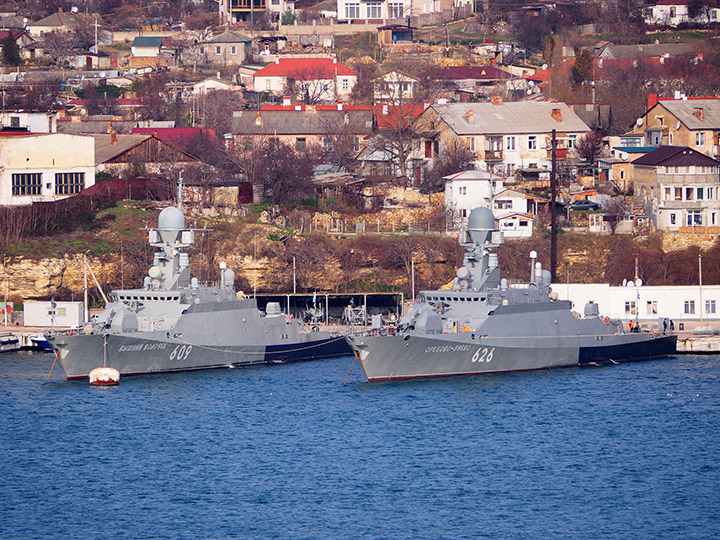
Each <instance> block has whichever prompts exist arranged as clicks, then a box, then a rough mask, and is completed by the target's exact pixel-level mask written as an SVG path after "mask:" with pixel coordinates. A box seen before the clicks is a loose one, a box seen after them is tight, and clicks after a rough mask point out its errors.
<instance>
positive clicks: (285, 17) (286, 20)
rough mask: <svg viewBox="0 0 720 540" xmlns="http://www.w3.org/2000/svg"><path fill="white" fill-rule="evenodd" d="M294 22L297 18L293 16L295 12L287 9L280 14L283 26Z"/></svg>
mask: <svg viewBox="0 0 720 540" xmlns="http://www.w3.org/2000/svg"><path fill="white" fill-rule="evenodd" d="M295 21H297V16H296V15H295V12H294V11H291V10H290V8H288V10H287V11H286V12H285V13H283V14H282V23H283V25H290V24H294V23H295Z"/></svg>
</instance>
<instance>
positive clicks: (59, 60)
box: [42, 32, 78, 67]
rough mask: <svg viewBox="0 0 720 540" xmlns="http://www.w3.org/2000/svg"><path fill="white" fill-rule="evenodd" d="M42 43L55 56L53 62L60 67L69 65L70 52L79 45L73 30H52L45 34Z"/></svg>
mask: <svg viewBox="0 0 720 540" xmlns="http://www.w3.org/2000/svg"><path fill="white" fill-rule="evenodd" d="M42 43H43V47H44V48H45V50H46V51H47V52H48V53H50V55H51V57H52V58H53V64H54V65H56V66H59V67H67V65H68V58H69V57H70V52H71V51H72V50H73V49H74V48H75V47H77V46H78V41H77V37H76V36H75V34H74V33H73V32H50V33H49V34H45V37H44V39H43V42H42Z"/></svg>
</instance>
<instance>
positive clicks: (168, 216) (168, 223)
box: [158, 206, 185, 229]
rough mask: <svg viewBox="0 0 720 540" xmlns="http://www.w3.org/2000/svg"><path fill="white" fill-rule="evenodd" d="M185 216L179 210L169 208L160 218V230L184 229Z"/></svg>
mask: <svg viewBox="0 0 720 540" xmlns="http://www.w3.org/2000/svg"><path fill="white" fill-rule="evenodd" d="M184 228H185V216H183V213H182V212H181V211H180V209H179V208H177V207H175V206H168V207H167V208H166V209H165V210H163V211H162V212H160V215H159V216H158V229H184Z"/></svg>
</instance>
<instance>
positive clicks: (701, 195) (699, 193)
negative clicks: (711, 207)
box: [695, 187, 705, 201]
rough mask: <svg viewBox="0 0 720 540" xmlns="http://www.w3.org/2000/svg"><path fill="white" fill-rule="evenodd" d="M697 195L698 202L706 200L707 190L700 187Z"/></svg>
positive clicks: (696, 191)
mask: <svg viewBox="0 0 720 540" xmlns="http://www.w3.org/2000/svg"><path fill="white" fill-rule="evenodd" d="M695 193H696V195H697V200H698V201H702V200H703V198H704V195H705V190H704V189H703V188H701V187H699V188H697V190H695Z"/></svg>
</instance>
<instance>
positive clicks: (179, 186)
mask: <svg viewBox="0 0 720 540" xmlns="http://www.w3.org/2000/svg"><path fill="white" fill-rule="evenodd" d="M177 198H178V210H180V211H181V212H182V171H180V174H179V175H178V195H177Z"/></svg>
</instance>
